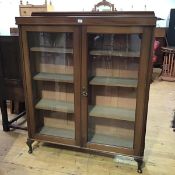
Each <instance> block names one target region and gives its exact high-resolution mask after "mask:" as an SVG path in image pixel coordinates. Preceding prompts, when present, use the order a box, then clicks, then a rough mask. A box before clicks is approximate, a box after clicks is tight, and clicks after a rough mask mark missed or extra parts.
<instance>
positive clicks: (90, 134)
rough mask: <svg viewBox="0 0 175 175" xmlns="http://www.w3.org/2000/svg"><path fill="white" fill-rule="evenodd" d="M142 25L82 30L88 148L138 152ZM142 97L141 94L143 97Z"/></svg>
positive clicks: (84, 104)
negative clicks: (137, 122) (137, 123)
mask: <svg viewBox="0 0 175 175" xmlns="http://www.w3.org/2000/svg"><path fill="white" fill-rule="evenodd" d="M143 32H144V31H143V28H141V27H128V28H127V27H105V26H104V27H93V26H91V27H87V28H86V27H84V28H83V32H82V33H83V37H82V38H83V39H82V43H83V44H84V45H83V49H82V90H81V91H82V121H83V127H82V128H83V129H82V133H83V136H82V137H83V144H84V145H85V146H86V147H89V148H92V149H97V150H103V151H109V152H121V153H124V154H130V155H133V154H134V148H135V141H136V138H135V135H136V134H135V133H136V132H137V131H138V130H137V128H136V121H138V118H139V117H140V119H139V120H140V121H141V117H142V116H137V115H136V113H137V108H138V107H139V104H138V103H137V100H138V98H140V97H141V96H140V95H141V94H138V92H139V88H141V86H139V78H140V75H139V74H140V68H141V66H143V65H141V64H142V61H141V60H142V54H141V52H142V43H143V42H142V38H143ZM142 95H143V94H142Z"/></svg>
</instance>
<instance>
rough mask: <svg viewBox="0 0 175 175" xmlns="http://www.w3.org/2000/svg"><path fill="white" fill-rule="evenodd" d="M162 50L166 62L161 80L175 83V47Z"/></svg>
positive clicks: (164, 62)
mask: <svg viewBox="0 0 175 175" xmlns="http://www.w3.org/2000/svg"><path fill="white" fill-rule="evenodd" d="M161 49H162V52H163V54H164V60H163V66H162V73H161V76H160V79H162V80H166V81H175V47H162V48H161Z"/></svg>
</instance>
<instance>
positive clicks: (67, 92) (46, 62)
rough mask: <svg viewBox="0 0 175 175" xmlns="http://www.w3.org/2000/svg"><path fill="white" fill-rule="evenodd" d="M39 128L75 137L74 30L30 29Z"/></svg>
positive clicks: (43, 130)
mask: <svg viewBox="0 0 175 175" xmlns="http://www.w3.org/2000/svg"><path fill="white" fill-rule="evenodd" d="M28 40H29V43H28V45H29V53H30V65H31V67H30V69H31V74H32V75H31V76H32V81H33V83H32V84H33V92H34V93H33V94H34V95H33V101H34V104H35V106H34V108H35V121H36V128H35V130H36V132H38V133H40V134H43V135H50V136H56V137H63V138H71V139H74V138H75V122H74V119H75V117H74V78H73V77H74V76H73V74H74V72H73V46H72V42H73V33H66V32H65V33H54V32H50V33H49V32H29V33H28Z"/></svg>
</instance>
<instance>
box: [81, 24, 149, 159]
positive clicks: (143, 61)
mask: <svg viewBox="0 0 175 175" xmlns="http://www.w3.org/2000/svg"><path fill="white" fill-rule="evenodd" d="M107 28H108V30H106V29H107ZM151 29H152V27H147V28H144V27H142V26H140V27H139V26H138V27H133V30H132V29H131V28H130V27H129V28H128V27H112V26H108V27H106V26H100V27H96V26H87V27H86V26H83V27H82V82H81V87H86V88H87V89H88V83H87V82H88V81H87V75H88V49H87V47H88V45H87V42H88V41H87V33H120V34H121V33H123V34H126V33H127V34H132V33H133V34H134V33H137V34H142V40H141V50H140V54H141V55H140V58H139V59H140V62H139V71H138V74H139V77H138V88H137V96H136V115H135V128H134V138H133V143H134V145H133V149H130V148H122V147H115V146H109V145H102V144H95V143H91V144H90V143H87V140H88V138H87V135H88V97H82V98H81V117H82V129H81V133H82V146H83V147H88V148H89V149H97V150H98V149H99V150H101V151H107V152H120V153H123V154H128V155H134V156H136V157H137V156H138V157H141V156H143V150H144V140H145V131H146V129H145V127H146V116H147V113H146V111H147V103H148V99H147V97H146V95H147V94H148V92H149V80H148V79H149V78H148V77H149V75H148V72H147V71H149V70H150V60H151V59H150V56H151V55H150V53H151V46H152V45H151V44H152V37H151V36H152V33H151ZM149 39H151V41H150V40H149ZM145 45H149V46H150V47H145ZM148 59H149V60H148Z"/></svg>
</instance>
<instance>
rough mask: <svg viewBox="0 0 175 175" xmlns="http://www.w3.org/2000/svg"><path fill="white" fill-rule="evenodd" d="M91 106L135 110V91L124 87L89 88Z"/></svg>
mask: <svg viewBox="0 0 175 175" xmlns="http://www.w3.org/2000/svg"><path fill="white" fill-rule="evenodd" d="M90 92H91V93H92V95H91V100H90V103H91V104H92V105H101V106H111V107H121V108H126V109H135V108H136V89H135V88H125V87H110V86H108V87H107V86H93V87H91V91H90Z"/></svg>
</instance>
